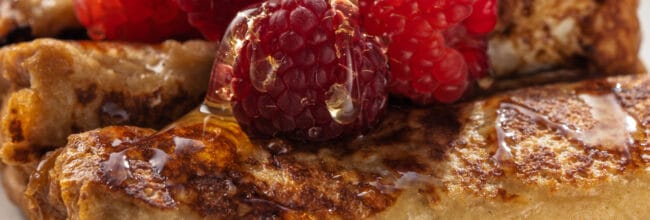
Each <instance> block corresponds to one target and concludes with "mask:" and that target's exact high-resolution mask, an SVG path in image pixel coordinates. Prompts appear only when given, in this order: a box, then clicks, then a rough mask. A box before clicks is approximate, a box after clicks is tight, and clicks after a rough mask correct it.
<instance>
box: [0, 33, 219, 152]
mask: <svg viewBox="0 0 650 220" xmlns="http://www.w3.org/2000/svg"><path fill="white" fill-rule="evenodd" d="M213 51H214V45H213V44H212V43H207V42H203V41H189V42H186V43H179V42H175V41H167V42H164V43H162V44H159V45H142V44H125V43H105V42H72V41H59V40H53V39H39V40H35V41H33V42H29V43H21V44H16V45H12V46H7V47H3V48H2V49H0V85H1V84H6V85H8V86H7V87H3V88H4V89H3V90H5V91H1V90H0V96H3V97H4V105H2V110H1V111H0V144H2V147H1V148H0V156H1V157H2V160H3V162H5V163H9V164H21V163H29V162H33V161H36V160H38V159H39V157H40V156H41V155H42V154H44V153H45V152H47V151H48V150H52V149H54V148H56V147H60V146H64V145H65V143H66V138H67V136H68V135H69V134H71V133H76V132H81V131H87V130H90V129H94V128H98V127H102V126H106V125H117V124H131V125H139V126H143V127H153V128H160V127H162V126H164V125H166V124H167V123H170V122H172V121H173V120H175V119H177V118H178V117H180V116H182V115H183V114H185V113H187V112H188V111H189V110H191V109H192V108H194V107H195V106H196V105H198V104H199V103H200V102H201V100H202V97H203V94H204V92H205V89H206V87H207V81H208V77H209V75H210V68H211V67H212V60H213V59H214V54H213V53H214V52H213ZM3 93H4V94H3Z"/></svg>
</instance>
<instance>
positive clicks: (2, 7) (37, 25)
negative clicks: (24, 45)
mask: <svg viewBox="0 0 650 220" xmlns="http://www.w3.org/2000/svg"><path fill="white" fill-rule="evenodd" d="M80 28H81V24H79V22H78V21H77V18H76V17H75V14H74V7H73V2H72V0H20V1H15V0H3V1H0V45H3V44H7V43H15V42H12V39H11V35H12V34H13V35H16V34H17V33H16V32H20V31H21V29H26V30H27V31H26V33H22V34H24V35H26V36H16V37H20V38H29V37H54V36H58V35H60V34H61V33H62V32H64V31H66V30H73V29H80ZM20 40H24V39H20ZM14 41H17V40H14Z"/></svg>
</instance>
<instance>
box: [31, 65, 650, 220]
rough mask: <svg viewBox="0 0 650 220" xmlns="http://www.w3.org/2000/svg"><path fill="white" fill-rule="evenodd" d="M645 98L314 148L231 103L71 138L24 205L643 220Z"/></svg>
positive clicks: (481, 115)
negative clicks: (165, 122)
mask: <svg viewBox="0 0 650 220" xmlns="http://www.w3.org/2000/svg"><path fill="white" fill-rule="evenodd" d="M648 88H650V77H648V76H645V75H639V76H625V77H617V78H608V79H599V80H591V81H585V82H581V83H575V84H559V85H551V86H545V87H532V88H527V89H522V90H516V91H512V92H507V93H504V94H500V95H496V96H493V97H490V98H487V99H484V100H478V101H475V102H471V103H465V104H461V105H456V106H452V107H445V108H441V107H429V108H409V109H403V108H391V109H390V110H389V113H388V117H387V118H386V119H385V120H383V121H382V123H381V124H380V125H379V127H378V129H377V130H374V131H373V132H371V133H369V134H367V135H366V136H364V137H360V138H357V139H354V140H347V141H339V142H329V143H320V144H313V143H312V144H305V143H294V142H291V141H287V140H283V139H270V140H265V141H251V140H250V139H248V137H247V136H246V134H245V133H244V132H243V130H241V128H240V127H239V126H238V125H237V123H236V120H235V119H234V118H233V116H232V114H231V113H229V110H228V108H227V107H224V108H211V107H208V106H204V107H202V108H201V110H197V111H195V112H193V113H191V114H190V115H188V116H187V117H186V118H184V119H181V120H179V121H178V122H177V123H176V124H174V125H173V126H171V127H168V128H166V129H163V130H161V131H158V132H156V131H153V130H150V129H141V128H134V127H108V128H104V129H99V130H95V131H91V132H86V133H82V134H78V135H73V136H71V138H70V141H69V144H68V146H67V147H66V148H64V149H62V150H60V151H57V152H56V153H54V154H51V155H49V156H47V157H46V160H45V161H44V162H43V163H42V165H41V166H39V169H38V171H37V172H36V175H35V176H33V177H32V181H31V182H30V185H29V187H28V195H30V198H33V199H32V201H31V202H32V205H33V207H37V210H39V212H37V214H38V215H49V216H53V215H54V214H56V215H59V216H63V217H66V216H67V217H79V218H85V217H88V216H93V215H94V214H96V213H107V214H106V215H104V216H102V217H103V218H105V219H114V218H120V216H149V217H151V216H166V217H169V218H172V217H179V218H180V217H183V218H184V219H214V218H253V217H271V218H285V219H296V218H354V219H358V218H364V217H377V218H388V219H394V218H399V217H404V215H409V216H423V217H425V218H478V217H484V216H494V217H497V218H505V217H507V216H513V215H517V216H531V217H539V218H543V217H567V216H572V214H576V215H580V216H594V217H597V216H600V217H602V216H606V217H617V216H627V215H635V216H641V217H647V212H644V211H641V210H645V204H643V203H641V202H639V201H645V200H646V199H647V196H648V195H649V193H648V191H647V187H648V186H650V172H648V171H647V168H648V167H649V165H650V148H649V147H648V140H649V139H648V134H647V132H646V129H647V122H648V121H649V120H650V113H648V106H650V96H649V95H648V94H650V90H649V89H648ZM512 106H518V107H512ZM213 107H219V106H218V105H213ZM221 107H223V106H221ZM522 109H525V110H522ZM605 115H609V116H605ZM610 116H611V117H610ZM536 117H543V118H545V119H543V120H536V119H535V118H536ZM619 117H620V118H619ZM628 117H629V119H627V118H628ZM615 119H616V120H618V121H626V120H632V121H634V122H636V124H635V125H636V126H637V128H636V129H631V128H629V129H628V128H621V126H626V125H625V123H613V122H612V120H615ZM434 122H435V123H434ZM565 128H566V129H568V130H566V131H572V132H573V133H574V134H570V133H568V132H566V131H563V130H562V129H565ZM499 130H501V131H499ZM591 130H598V131H602V132H599V133H597V134H598V136H597V137H596V136H593V137H592V136H584V135H586V134H588V133H589V132H590V131H591ZM607 131H609V132H613V131H615V132H621V134H623V135H608V134H607ZM499 132H501V133H502V134H504V138H503V140H504V141H505V142H506V145H507V147H509V148H510V151H509V153H510V156H509V157H499V156H498V154H499V153H498V152H499V151H500V149H501V148H502V147H504V146H503V145H501V144H500V143H499V142H500V141H501V140H500V138H498V136H499V135H498V134H499ZM591 140H600V141H601V143H602V144H600V145H594V144H591ZM630 140H631V141H630ZM44 174H45V175H44ZM594 192H598V193H594ZM80 195H83V196H80ZM107 195H110V196H107ZM621 195H624V196H621ZM558 201H562V202H558ZM585 203H588V204H591V205H592V207H593V208H591V209H584V204H585ZM86 204H94V205H93V206H87V205H86ZM116 207H117V208H116ZM122 207H124V208H122ZM126 207H131V208H126ZM133 207H136V208H133ZM531 207H533V208H532V209H531ZM470 209H474V211H471V212H468V211H467V210H470Z"/></svg>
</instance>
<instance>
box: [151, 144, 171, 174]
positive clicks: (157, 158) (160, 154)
mask: <svg viewBox="0 0 650 220" xmlns="http://www.w3.org/2000/svg"><path fill="white" fill-rule="evenodd" d="M151 150H152V151H153V156H151V159H149V164H151V169H153V171H154V172H156V173H158V174H160V173H161V172H162V171H163V169H164V168H165V164H167V161H168V160H169V155H167V153H165V151H162V150H160V149H156V148H151Z"/></svg>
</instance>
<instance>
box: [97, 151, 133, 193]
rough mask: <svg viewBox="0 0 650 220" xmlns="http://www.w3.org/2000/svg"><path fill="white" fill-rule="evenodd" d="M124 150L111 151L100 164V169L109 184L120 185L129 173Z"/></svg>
mask: <svg viewBox="0 0 650 220" xmlns="http://www.w3.org/2000/svg"><path fill="white" fill-rule="evenodd" d="M126 151H127V150H123V151H120V152H116V153H111V155H110V156H109V157H108V160H106V161H104V162H101V164H100V167H101V170H102V171H103V172H104V175H105V176H106V177H107V180H108V183H109V184H110V185H113V186H117V185H120V184H122V182H124V181H125V180H126V179H127V178H128V177H129V176H130V175H131V173H130V170H129V169H130V168H131V166H130V165H129V161H128V160H127V159H126Z"/></svg>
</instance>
